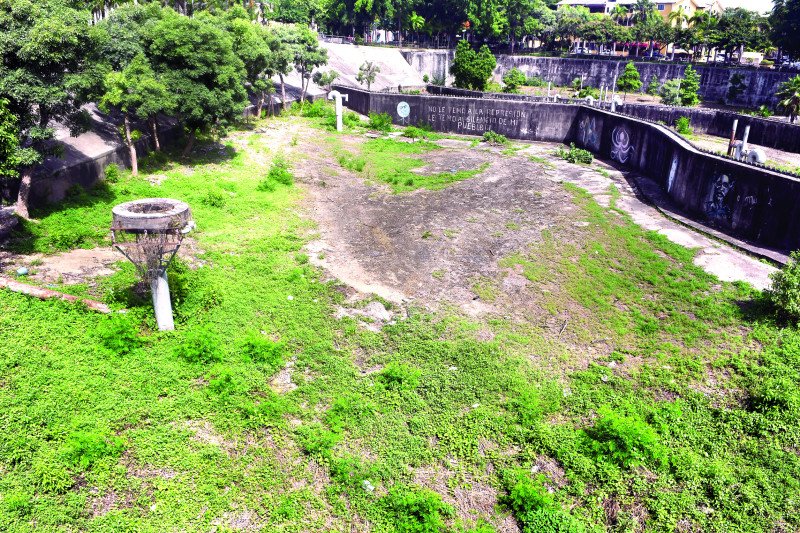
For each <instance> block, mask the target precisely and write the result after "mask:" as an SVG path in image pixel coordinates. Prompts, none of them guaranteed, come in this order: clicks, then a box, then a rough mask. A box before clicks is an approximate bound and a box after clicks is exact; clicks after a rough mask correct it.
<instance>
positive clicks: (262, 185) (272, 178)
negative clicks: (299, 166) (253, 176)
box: [256, 155, 294, 192]
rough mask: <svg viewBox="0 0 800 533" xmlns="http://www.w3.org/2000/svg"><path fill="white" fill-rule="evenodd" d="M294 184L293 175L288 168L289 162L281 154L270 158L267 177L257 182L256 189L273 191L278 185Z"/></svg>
mask: <svg viewBox="0 0 800 533" xmlns="http://www.w3.org/2000/svg"><path fill="white" fill-rule="evenodd" d="M293 184H294V175H293V174H292V172H291V171H290V170H289V163H287V162H286V159H284V158H283V156H281V155H278V156H276V157H275V158H274V159H273V160H272V165H270V167H269V171H268V172H267V177H266V178H264V179H263V180H261V182H259V184H258V187H256V190H259V191H261V192H273V191H275V189H276V188H277V186H278V185H285V186H287V187H289V186H291V185H293Z"/></svg>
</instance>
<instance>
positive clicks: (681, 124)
mask: <svg viewBox="0 0 800 533" xmlns="http://www.w3.org/2000/svg"><path fill="white" fill-rule="evenodd" d="M675 130H676V131H677V132H678V133H680V134H681V135H691V134H692V133H693V130H692V128H691V127H689V117H678V118H677V119H675Z"/></svg>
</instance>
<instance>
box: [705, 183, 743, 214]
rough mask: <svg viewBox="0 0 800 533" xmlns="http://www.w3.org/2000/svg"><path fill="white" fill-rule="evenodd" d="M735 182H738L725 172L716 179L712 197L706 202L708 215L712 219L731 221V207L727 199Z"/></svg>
mask: <svg viewBox="0 0 800 533" xmlns="http://www.w3.org/2000/svg"><path fill="white" fill-rule="evenodd" d="M735 184H736V182H735V181H734V180H732V179H730V178H729V177H728V176H726V175H725V174H722V175H721V176H719V177H718V178H717V179H716V180H715V181H714V186H713V189H712V191H711V199H710V200H709V201H708V202H706V216H707V217H708V218H709V219H710V220H712V221H718V222H730V220H731V208H730V207H728V205H727V203H728V202H727V201H726V200H727V199H728V198H729V197H730V195H731V191H732V190H733V186H734V185H735Z"/></svg>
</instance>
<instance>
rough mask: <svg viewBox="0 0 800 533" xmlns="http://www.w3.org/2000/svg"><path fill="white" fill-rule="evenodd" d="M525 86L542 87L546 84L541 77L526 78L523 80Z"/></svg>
mask: <svg viewBox="0 0 800 533" xmlns="http://www.w3.org/2000/svg"><path fill="white" fill-rule="evenodd" d="M525 85H527V86H528V87H544V86H545V85H547V82H546V81H544V78H542V77H541V76H528V78H527V79H526V80H525Z"/></svg>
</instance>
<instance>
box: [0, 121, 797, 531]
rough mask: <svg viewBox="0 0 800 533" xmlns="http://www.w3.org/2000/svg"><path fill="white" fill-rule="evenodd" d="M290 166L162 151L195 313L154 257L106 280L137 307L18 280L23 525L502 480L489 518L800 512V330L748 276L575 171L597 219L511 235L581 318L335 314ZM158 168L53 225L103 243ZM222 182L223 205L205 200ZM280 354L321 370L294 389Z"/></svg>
mask: <svg viewBox="0 0 800 533" xmlns="http://www.w3.org/2000/svg"><path fill="white" fill-rule="evenodd" d="M292 120H299V119H297V118H294V119H292ZM303 120H307V119H303ZM278 123H279V124H280V123H281V122H280V121H278ZM287 142H288V140H287ZM390 142H391V143H392V144H388V145H387V144H386V141H381V142H380V143H373V141H369V142H367V143H365V145H364V154H363V157H364V158H365V170H364V172H366V171H367V169H372V170H373V176H375V177H377V176H378V175H379V173H378V171H379V170H380V169H387V168H391V165H389V164H387V165H386V167H383V166H379V165H378V162H379V161H382V160H384V159H387V160H393V164H394V166H397V165H412V164H418V162H414V161H413V156H414V155H415V154H419V153H421V152H414V151H413V150H418V149H420V148H422V149H430V148H429V147H427V145H426V143H423V142H419V143H413V144H410V143H398V142H396V141H390ZM401 144H403V145H404V146H403V147H401V146H400V145H401ZM405 150H410V151H405ZM287 157H291V152H288V153H287ZM237 158H238V159H237ZM409 160H412V162H409ZM270 166H271V162H270V161H267V162H259V160H257V159H249V158H248V157H247V156H246V154H240V153H237V154H236V157H231V158H228V159H225V160H222V161H210V162H202V161H199V162H196V163H194V164H192V166H191V172H189V168H186V167H182V166H177V165H176V166H170V167H168V168H166V169H163V168H162V169H160V170H157V171H156V172H158V173H165V174H166V175H167V179H166V180H164V182H163V184H162V185H161V186H160V187H159V188H158V189H156V191H157V192H158V195H159V196H161V195H163V196H169V197H175V198H178V199H182V200H186V201H188V202H189V203H190V205H192V208H193V212H194V217H195V219H196V221H197V225H198V230H197V231H196V232H195V233H194V234H193V238H195V239H196V245H197V249H198V250H202V252H198V257H197V258H196V260H197V262H198V263H197V264H195V265H194V266H193V267H189V266H188V265H187V264H185V263H178V264H177V265H175V268H173V269H172V270H171V272H170V281H171V285H172V290H173V301H174V305H175V314H176V322H177V331H175V332H172V333H158V332H156V331H154V329H155V327H154V326H155V325H154V320H153V317H152V311H151V310H150V305H149V302H148V301H147V299H146V298H145V299H141V298H137V296H136V294H135V292H134V291H132V289H131V288H132V286H133V284H134V282H135V278H134V275H133V269H132V268H131V267H129V266H124V267H123V268H122V269H121V270H120V271H119V272H118V273H117V274H115V275H113V276H111V277H110V278H107V279H104V280H102V282H101V283H100V284H99V286H98V287H96V288H94V289H92V290H94V291H96V292H97V293H98V294H97V297H100V298H101V299H104V300H105V301H107V302H109V303H110V304H111V305H112V306H114V307H121V306H124V307H127V308H128V313H127V314H126V315H125V318H122V319H118V318H116V317H115V318H109V317H106V316H102V315H99V314H97V313H91V312H88V311H86V310H85V309H81V308H80V307H77V306H74V305H70V304H66V303H63V302H54V301H49V302H42V301H39V300H35V299H30V298H28V297H26V296H23V295H19V294H15V293H9V292H5V291H3V292H0V369H1V370H0V413H1V414H0V420H1V421H2V427H3V431H2V432H0V469H2V470H1V471H2V476H0V494H2V498H1V499H0V529H2V530H6V531H34V530H36V531H39V530H57V529H63V530H86V531H156V530H157V531H163V530H203V531H205V530H211V529H214V528H218V529H233V528H234V527H238V525H240V524H241V523H243V522H246V523H248V524H250V526H251V527H253V528H257V527H261V528H263V529H265V530H293V531H298V530H327V529H333V530H349V529H350V528H351V527H352V525H353V524H365V523H368V524H370V527H371V528H372V529H373V530H375V531H391V530H401V531H444V530H449V531H464V530H470V529H472V530H474V531H481V532H487V531H491V530H492V527H491V525H490V524H489V523H475V522H474V521H473V519H471V518H468V517H465V516H464V515H457V514H456V508H455V507H454V506H453V505H451V503H450V502H452V501H453V498H454V497H455V495H457V494H463V495H466V496H464V498H468V497H472V495H473V494H487V493H492V491H496V492H497V494H498V501H497V505H498V507H497V508H496V509H491V507H492V506H491V502H490V503H489V505H487V506H485V507H486V508H488V509H490V510H489V511H488V515H486V516H484V518H486V519H488V520H489V522H494V523H499V522H500V520H501V518H500V517H501V516H502V515H503V514H504V513H507V512H510V513H512V514H513V516H514V517H515V518H516V519H517V521H518V523H519V524H520V526H521V527H522V528H525V529H524V530H525V531H547V530H548V528H550V530H563V531H567V530H568V531H582V530H602V529H608V530H613V531H635V530H642V529H648V530H659V531H660V530H664V531H672V530H675V529H681V528H683V529H694V530H702V531H731V530H738V531H765V530H767V531H768V530H772V529H776V528H777V529H782V530H796V529H798V528H799V527H800V518H798V517H800V513H798V511H800V509H798V507H799V506H800V498H798V495H800V481H798V479H800V458H798V454H797V453H796V450H797V449H798V446H800V423H799V422H798V416H797V415H798V409H800V394H798V392H797V391H798V379H797V375H798V371H799V370H800V335H798V332H797V329H796V328H795V327H788V326H785V325H783V324H780V323H776V322H774V321H773V319H772V318H771V317H770V316H769V315H767V314H765V313H763V310H762V309H761V307H760V305H761V304H760V300H759V298H758V296H757V295H756V294H755V293H754V292H752V291H751V290H750V289H749V288H748V287H746V286H744V285H740V284H733V285H732V284H727V283H721V282H719V281H718V280H716V279H715V278H713V277H712V276H710V275H708V274H706V273H705V272H703V271H702V270H701V269H699V268H697V267H695V266H694V265H693V264H692V259H693V253H692V252H690V251H688V250H686V249H684V248H682V247H680V246H678V245H675V244H672V243H670V242H669V241H667V240H666V239H665V238H664V237H663V236H661V235H658V234H655V233H651V232H646V231H643V230H642V229H640V228H639V227H638V226H636V225H634V224H633V223H632V222H631V221H630V219H628V218H627V217H626V216H625V215H624V214H623V213H621V212H619V211H617V210H615V208H614V207H613V202H612V207H611V208H610V209H609V208H604V207H601V206H600V205H598V204H597V203H596V202H594V201H593V200H592V198H591V197H590V196H589V195H588V194H587V193H585V192H583V191H581V190H579V189H577V188H574V187H568V188H569V190H570V192H571V193H572V194H573V197H574V202H575V204H576V208H577V209H576V211H575V215H574V216H575V217H576V220H583V221H586V222H588V223H589V224H588V225H587V226H586V227H582V228H581V229H580V230H576V229H575V227H574V226H571V225H570V226H569V227H566V228H560V227H553V228H550V229H549V230H546V231H544V232H543V234H542V238H541V240H540V241H539V242H537V243H534V244H533V245H532V246H531V248H530V249H527V250H519V251H518V252H517V253H515V254H513V255H510V256H508V257H506V258H505V259H503V260H502V261H501V266H502V267H504V268H514V269H516V268H519V269H521V271H522V273H523V275H524V276H525V277H526V278H527V280H528V283H529V285H530V286H529V288H528V289H525V290H527V291H529V292H526V293H525V297H526V301H527V302H529V303H530V304H531V306H532V308H531V309H534V310H535V308H540V309H541V310H543V311H544V314H545V315H546V316H545V318H547V315H549V316H552V317H554V319H555V318H557V320H554V321H553V322H554V324H555V326H554V331H550V330H549V329H548V326H547V325H546V324H547V320H544V319H542V318H541V317H536V316H534V317H533V318H530V319H528V318H527V315H521V316H525V318H520V317H515V318H504V317H502V316H500V317H496V318H495V317H490V318H489V319H488V320H487V321H486V322H485V323H479V322H476V321H473V320H471V319H467V318H464V317H461V316H459V315H456V314H452V313H448V312H446V311H442V312H439V313H436V314H432V313H430V312H427V311H425V310H424V309H419V308H415V307H413V306H412V307H411V308H410V309H409V312H408V318H405V319H402V320H396V321H393V323H390V324H386V325H385V326H384V327H383V329H382V330H381V331H380V332H373V331H369V330H366V329H364V328H362V327H360V326H359V325H358V323H357V322H356V320H355V319H352V318H347V317H345V318H342V319H336V318H334V317H335V309H336V307H337V306H339V305H346V303H345V302H344V297H343V295H342V293H341V292H340V291H339V290H337V287H336V285H335V283H332V282H324V281H323V278H322V273H321V272H320V271H319V270H317V269H315V268H313V267H311V266H310V265H309V264H308V258H307V257H306V256H305V255H304V254H302V253H301V246H302V244H303V242H304V239H303V237H301V235H302V234H303V232H304V231H305V230H307V229H308V223H307V222H305V221H303V219H301V218H299V217H298V215H297V214H296V206H297V202H298V200H299V197H300V195H299V193H298V191H297V189H295V188H294V187H293V186H281V187H276V188H275V189H274V190H272V191H259V190H258V185H259V183H260V182H261V181H262V179H263V177H264V175H266V174H267V173H268V172H269V168H270ZM408 168H413V167H408ZM146 177H147V176H146V175H145V177H143V178H138V179H134V178H132V177H131V176H130V175H129V174H128V173H126V172H122V173H120V175H119V178H118V181H117V182H116V183H113V184H109V186H108V188H107V189H105V190H101V191H97V192H95V193H93V194H88V195H87V197H86V198H85V199H83V200H81V201H71V202H69V203H67V204H66V205H65V206H64V207H63V208H62V209H54V210H52V211H50V212H40V213H38V216H39V217H40V221H39V223H38V224H37V225H36V226H35V227H32V228H29V230H30V231H31V237H30V247H31V248H33V249H42V250H49V249H51V245H52V242H53V241H52V239H51V235H52V233H53V232H55V231H56V230H57V231H62V232H75V233H76V234H79V235H82V236H83V241H81V243H82V244H84V245H87V246H88V245H90V244H91V243H94V242H102V241H103V239H104V236H103V235H101V231H100V230H101V229H102V230H105V228H106V227H107V224H108V222H110V220H109V219H108V217H109V216H110V215H109V213H110V208H111V206H112V205H114V204H115V203H116V202H118V201H120V200H121V199H127V198H133V197H138V196H139V195H141V196H144V195H147V196H152V195H153V192H154V189H153V188H152V186H151V185H150V184H149V183H148V182H147V181H145V178H146ZM212 187H213V188H215V190H218V191H224V192H225V194H226V199H225V203H224V205H222V206H214V205H207V204H204V203H203V202H202V199H203V198H205V197H206V195H207V192H208V190H209V189H210V188H212ZM613 198H614V195H612V199H613ZM243 223H246V229H247V231H243V229H242V228H243ZM465 231H466V230H465ZM570 231H572V232H574V231H580V232H581V233H579V234H577V235H576V234H574V233H570ZM200 264H202V265H203V266H199V265H200ZM475 285H476V287H477V288H478V290H480V291H484V289H485V288H486V287H490V288H491V290H489V291H488V292H485V293H484V296H488V297H489V298H494V299H495V300H497V301H498V302H499V301H500V300H501V299H502V298H503V297H504V296H503V293H502V291H501V290H500V285H499V283H498V282H497V280H494V279H491V278H478V279H477V280H476V282H475ZM87 290H88V289H87ZM532 312H533V311H532ZM486 328H488V329H489V330H490V331H491V332H492V334H493V340H490V341H486V340H479V338H485V336H479V335H478V333H479V332H481V331H483V330H484V329H486ZM122 339H125V340H126V342H122V343H120V342H117V341H119V340H122ZM356 363H357V364H358V365H357V364H356ZM365 368H370V369H372V370H370V371H369V372H366V371H364V369H365ZM280 372H291V379H292V382H293V383H294V384H295V385H296V386H297V388H296V389H294V390H291V391H288V392H283V393H281V392H276V390H273V388H272V387H271V386H270V383H271V381H272V380H273V379H274V378H275V377H276V376H277V375H278V374H279V373H280ZM542 465H545V466H546V467H545V468H542ZM547 465H549V466H547ZM532 470H533V471H535V472H536V473H535V474H534V473H532ZM487 487H489V488H490V489H491V490H487ZM473 491H479V492H473ZM463 501H466V502H468V501H471V500H468V499H465V500H463ZM556 527H559V528H561V529H554V528H556Z"/></svg>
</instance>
